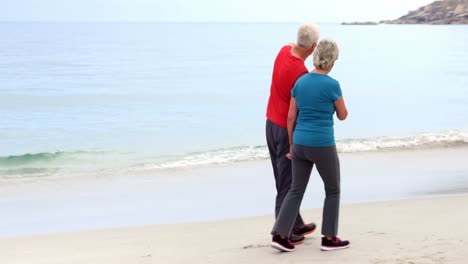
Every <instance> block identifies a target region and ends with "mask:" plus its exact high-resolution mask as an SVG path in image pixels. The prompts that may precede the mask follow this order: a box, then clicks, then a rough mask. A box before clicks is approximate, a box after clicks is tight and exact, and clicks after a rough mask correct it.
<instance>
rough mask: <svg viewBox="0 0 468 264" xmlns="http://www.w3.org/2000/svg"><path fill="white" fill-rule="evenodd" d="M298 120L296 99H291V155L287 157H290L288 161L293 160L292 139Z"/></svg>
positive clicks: (289, 120)
mask: <svg viewBox="0 0 468 264" xmlns="http://www.w3.org/2000/svg"><path fill="white" fill-rule="evenodd" d="M296 119H297V105H296V98H294V97H291V101H290V102H289V112H288V138H289V153H288V154H286V157H288V159H291V154H292V145H293V140H292V139H293V133H294V128H295V127H296Z"/></svg>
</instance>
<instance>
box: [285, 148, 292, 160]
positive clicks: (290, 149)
mask: <svg viewBox="0 0 468 264" xmlns="http://www.w3.org/2000/svg"><path fill="white" fill-rule="evenodd" d="M286 157H287V158H288V159H292V146H290V147H289V153H287V154H286Z"/></svg>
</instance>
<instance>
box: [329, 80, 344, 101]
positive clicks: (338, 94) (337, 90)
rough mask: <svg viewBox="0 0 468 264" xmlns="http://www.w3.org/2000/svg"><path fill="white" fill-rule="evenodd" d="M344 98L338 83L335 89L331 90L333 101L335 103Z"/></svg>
mask: <svg viewBox="0 0 468 264" xmlns="http://www.w3.org/2000/svg"><path fill="white" fill-rule="evenodd" d="M341 96H343V94H342V93H341V86H340V83H339V82H338V81H336V85H334V86H333V89H331V99H332V100H333V102H336V100H338V99H340V97H341Z"/></svg>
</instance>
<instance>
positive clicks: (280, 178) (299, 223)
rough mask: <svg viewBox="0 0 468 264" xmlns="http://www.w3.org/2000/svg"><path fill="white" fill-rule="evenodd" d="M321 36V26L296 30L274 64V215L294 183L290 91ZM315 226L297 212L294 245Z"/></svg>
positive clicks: (269, 124)
mask: <svg viewBox="0 0 468 264" xmlns="http://www.w3.org/2000/svg"><path fill="white" fill-rule="evenodd" d="M318 39H319V28H318V26H316V25H313V24H304V25H301V26H300V27H299V30H298V32H297V42H296V43H295V44H289V45H286V46H284V47H282V48H281V50H280V51H279V53H278V55H277V57H276V60H275V64H274V67H273V75H272V80H271V88H270V98H269V100H268V107H267V114H266V116H267V121H266V139H267V144H268V150H269V152H270V158H271V164H272V165H273V174H274V176H275V182H276V191H277V194H276V207H275V217H278V213H279V211H280V209H281V205H282V203H283V200H284V198H285V196H286V194H287V193H288V191H289V189H290V188H291V182H292V176H291V174H292V170H291V160H290V159H289V158H288V157H287V156H286V155H287V154H288V153H289V148H290V144H289V140H288V130H287V117H288V110H289V102H290V100H291V90H292V88H293V86H294V83H295V82H296V80H297V79H298V78H299V77H300V76H302V75H303V74H306V73H307V72H308V70H307V68H306V66H305V64H304V61H305V60H306V59H307V57H309V56H310V55H311V54H312V53H313V51H314V49H315V47H316V46H317V41H318ZM315 228H316V226H315V224H313V223H310V224H304V221H303V220H302V217H301V215H300V214H298V215H297V217H296V220H295V223H294V228H293V232H292V235H291V237H290V240H291V243H293V244H294V245H297V244H301V243H303V242H304V236H305V235H307V234H310V233H312V232H313V231H314V230H315Z"/></svg>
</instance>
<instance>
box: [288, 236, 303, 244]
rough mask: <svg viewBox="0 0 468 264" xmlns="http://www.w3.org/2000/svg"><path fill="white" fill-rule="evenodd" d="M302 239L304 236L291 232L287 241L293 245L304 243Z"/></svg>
mask: <svg viewBox="0 0 468 264" xmlns="http://www.w3.org/2000/svg"><path fill="white" fill-rule="evenodd" d="M304 239H305V237H304V236H303V235H295V234H291V236H290V237H289V241H290V242H291V244H293V245H299V244H302V243H304Z"/></svg>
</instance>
